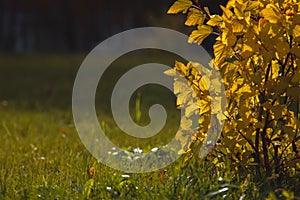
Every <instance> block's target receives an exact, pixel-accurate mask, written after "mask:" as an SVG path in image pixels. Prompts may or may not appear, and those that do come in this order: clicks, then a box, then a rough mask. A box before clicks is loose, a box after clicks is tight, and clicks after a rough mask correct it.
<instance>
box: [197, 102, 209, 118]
mask: <svg viewBox="0 0 300 200" xmlns="http://www.w3.org/2000/svg"><path fill="white" fill-rule="evenodd" d="M198 104H199V107H200V115H202V114H203V113H206V112H208V111H210V103H209V102H208V101H205V100H203V99H200V100H198Z"/></svg>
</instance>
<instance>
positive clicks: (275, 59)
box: [174, 0, 300, 175]
mask: <svg viewBox="0 0 300 200" xmlns="http://www.w3.org/2000/svg"><path fill="white" fill-rule="evenodd" d="M199 4H201V1H199ZM195 7H196V6H195V5H194V6H193V8H190V9H189V10H187V11H189V13H188V18H187V21H186V25H188V26H195V25H198V26H197V29H196V30H194V31H193V32H192V34H191V35H190V38H189V42H196V43H197V44H201V43H202V42H203V40H204V39H205V38H206V37H207V36H208V35H210V34H214V35H218V37H217V39H216V42H215V44H214V46H213V47H214V63H215V65H216V68H217V69H220V73H221V75H222V78H223V82H224V85H225V87H226V91H225V92H226V97H227V98H228V99H229V100H228V101H227V105H226V107H227V110H226V114H225V115H224V113H221V112H218V107H219V106H220V105H221V104H222V102H223V100H222V99H218V98H219V97H218V96H214V99H215V100H216V101H214V102H213V101H211V100H212V98H211V95H212V94H210V92H211V86H212V85H214V86H215V85H217V84H216V82H215V80H214V79H213V75H212V74H211V73H209V72H205V71H203V72H204V73H202V72H201V73H196V72H195V71H197V70H198V68H197V65H196V64H191V63H188V64H187V65H184V64H177V65H176V66H175V69H176V71H177V72H179V73H180V74H182V75H183V77H185V78H187V79H188V81H189V86H188V87H191V88H193V89H194V91H196V95H192V94H190V97H189V98H185V99H184V98H180V99H179V100H180V103H181V106H182V108H184V109H185V115H186V116H189V117H190V116H192V115H194V114H196V113H199V114H200V115H201V117H200V119H199V129H198V131H194V133H195V134H196V135H197V141H198V140H201V142H202V140H203V139H204V138H206V140H205V141H203V142H204V146H206V144H207V142H209V140H208V139H207V137H206V136H207V134H206V133H207V130H208V127H209V121H210V120H211V119H215V118H217V119H227V122H226V123H225V126H224V128H223V132H222V136H223V137H222V138H221V141H220V144H219V145H218V147H217V148H218V150H219V151H221V152H222V154H225V155H226V156H229V157H230V158H231V159H232V160H235V161H236V162H237V163H240V162H241V163H242V165H243V166H245V167H248V166H259V169H260V170H261V169H263V170H265V172H267V173H269V175H270V173H272V171H274V169H275V168H276V169H277V170H282V169H283V166H284V165H285V163H288V162H287V161H288V159H293V158H295V156H296V155H297V154H296V152H300V142H299V141H298V142H295V141H293V140H294V139H295V138H300V137H299V132H300V122H299V119H298V116H299V115H300V113H299V110H300V106H299V102H300V78H299V77H300V6H299V4H298V3H297V2H296V1H294V0H285V1H283V0H279V1H278V0H275V1H273V0H253V1H247V0H229V1H228V3H227V5H226V6H221V10H222V11H223V13H222V14H221V15H210V14H209V12H208V11H207V10H208V9H206V12H205V13H206V14H207V15H208V16H204V14H202V15H201V14H200V13H201V9H199V10H197V9H196V8H195ZM197 16H199V19H198V20H197V19H196V18H197ZM193 68H195V69H197V70H193ZM199 69H201V68H199ZM198 71H199V70H198ZM178 81H180V80H179V79H178ZM175 82H176V80H175ZM174 86H175V85H174ZM178 87H180V84H179V85H178ZM177 90H178V92H179V91H180V93H182V94H185V93H186V89H183V87H181V89H180V90H179V89H177ZM184 90H185V91H184ZM219 91H220V90H219ZM214 92H217V89H215V90H213V93H214ZM183 96H184V95H183ZM185 96H187V94H185ZM185 101H186V102H185ZM214 108H216V109H214ZM212 116H213V117H212ZM211 117H212V118H211ZM216 127H217V126H216ZM297 134H298V135H297ZM257 138H258V139H257ZM256 140H257V141H256ZM262 140H265V141H267V142H265V143H262ZM191 148H192V147H191ZM201 149H204V150H205V151H208V150H209V148H206V147H203V148H201ZM201 153H202V154H203V152H200V154H201ZM279 155H280V156H279ZM298 156H300V155H299V153H298ZM257 159H258V160H257ZM276 159H277V160H276ZM275 160H276V161H275ZM286 165H287V164H286ZM289 167H290V168H289V169H291V170H295V168H296V167H298V170H299V168H300V165H297V166H296V165H293V166H292V167H291V166H290V165H289Z"/></svg>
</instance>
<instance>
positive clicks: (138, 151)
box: [133, 147, 143, 154]
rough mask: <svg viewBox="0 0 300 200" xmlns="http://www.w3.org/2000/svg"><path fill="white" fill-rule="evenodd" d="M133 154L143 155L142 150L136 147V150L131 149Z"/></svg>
mask: <svg viewBox="0 0 300 200" xmlns="http://www.w3.org/2000/svg"><path fill="white" fill-rule="evenodd" d="M133 152H134V153H138V154H142V153H143V150H142V149H140V148H139V147H137V148H134V149H133Z"/></svg>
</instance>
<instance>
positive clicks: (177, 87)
mask: <svg viewBox="0 0 300 200" xmlns="http://www.w3.org/2000/svg"><path fill="white" fill-rule="evenodd" d="M185 81H186V79H185V78H182V80H180V79H176V80H175V82H174V94H179V93H183V92H185V91H187V90H190V89H189V88H190V86H189V85H188V84H187V82H185Z"/></svg>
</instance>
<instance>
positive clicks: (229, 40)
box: [221, 29, 236, 47]
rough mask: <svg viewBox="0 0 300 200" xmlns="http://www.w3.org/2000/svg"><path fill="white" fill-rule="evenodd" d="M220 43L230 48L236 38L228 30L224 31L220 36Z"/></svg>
mask: <svg viewBox="0 0 300 200" xmlns="http://www.w3.org/2000/svg"><path fill="white" fill-rule="evenodd" d="M221 38H222V43H223V44H226V46H228V47H232V46H233V45H234V44H235V42H236V37H235V35H233V33H232V32H231V31H229V29H225V30H224V31H223V33H222V35H221Z"/></svg>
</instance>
